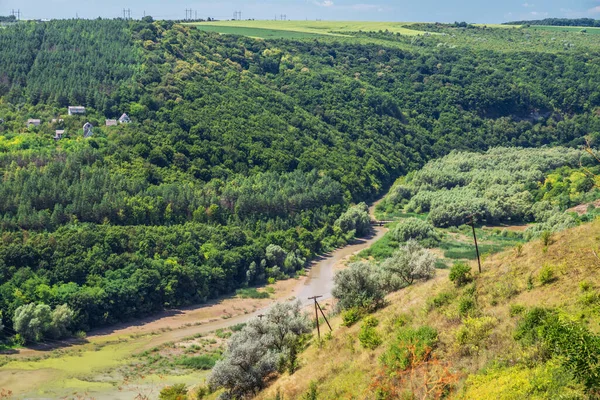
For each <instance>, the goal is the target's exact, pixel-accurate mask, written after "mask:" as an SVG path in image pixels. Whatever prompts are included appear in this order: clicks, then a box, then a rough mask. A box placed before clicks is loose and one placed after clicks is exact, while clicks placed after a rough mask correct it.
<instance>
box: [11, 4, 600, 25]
mask: <svg viewBox="0 0 600 400" xmlns="http://www.w3.org/2000/svg"><path fill="white" fill-rule="evenodd" d="M124 8H126V9H130V10H131V16H132V18H141V17H142V16H144V15H152V16H154V17H155V18H158V19H183V18H184V17H185V15H186V14H185V10H186V9H191V10H193V14H194V15H196V13H197V15H198V17H199V18H200V17H202V18H206V17H212V18H217V19H230V18H231V17H232V16H233V13H234V11H241V12H242V18H243V19H248V18H255V19H274V18H275V16H277V17H278V18H279V16H280V15H282V14H285V15H287V18H288V19H295V20H305V19H310V20H315V19H322V20H362V21H401V22H410V21H427V22H454V21H467V22H472V23H476V22H479V23H488V24H489V23H500V22H506V21H514V20H524V19H543V18H549V17H557V18H559V17H566V18H581V17H590V18H598V19H600V0H373V1H370V0H225V1H219V0H212V1H207V0H171V1H160V0H144V1H142V0H103V1H96V0H91V1H89V0H80V1H76V0H0V15H10V13H11V12H12V10H13V9H14V10H15V11H16V10H20V12H21V17H22V18H25V19H43V18H48V19H50V18H74V17H76V16H78V17H80V18H96V17H103V18H114V17H119V16H122V15H123V9H124Z"/></svg>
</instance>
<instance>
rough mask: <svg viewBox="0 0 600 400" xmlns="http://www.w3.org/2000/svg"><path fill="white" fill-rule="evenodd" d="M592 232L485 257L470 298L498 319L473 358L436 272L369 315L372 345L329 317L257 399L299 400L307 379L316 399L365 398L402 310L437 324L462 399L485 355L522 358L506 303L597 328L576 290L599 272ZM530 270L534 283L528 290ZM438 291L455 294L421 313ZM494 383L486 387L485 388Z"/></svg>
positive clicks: (595, 231) (597, 230) (597, 231)
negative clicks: (316, 340) (552, 277)
mask: <svg viewBox="0 0 600 400" xmlns="http://www.w3.org/2000/svg"><path fill="white" fill-rule="evenodd" d="M599 238H600V221H599V220H597V221H595V222H592V223H589V224H586V225H582V226H580V227H577V228H574V229H572V230H568V231H565V232H562V233H560V234H556V235H555V237H554V242H553V243H552V244H551V245H549V247H548V248H547V249H546V250H544V246H543V244H542V243H541V242H539V241H536V242H531V243H528V244H526V245H525V246H524V247H523V250H522V254H521V255H518V254H517V252H516V251H514V250H509V251H506V252H504V253H500V254H497V255H495V256H492V257H490V258H488V259H487V260H486V262H485V263H484V267H483V268H484V272H483V274H482V275H481V276H479V277H477V280H476V287H477V302H478V307H479V310H480V315H488V316H492V317H494V318H495V319H497V321H498V323H497V324H496V326H495V328H494V329H493V332H492V334H491V336H490V337H489V339H488V340H487V345H486V346H485V347H484V348H482V349H481V350H480V352H479V354H478V355H477V356H473V355H470V356H467V355H463V353H462V352H461V351H460V348H459V346H458V344H457V343H456V340H455V335H456V331H457V329H458V328H459V327H460V326H461V324H462V322H461V317H460V316H459V313H458V308H457V307H458V301H459V299H460V297H461V295H462V292H464V289H456V288H454V286H453V285H452V284H451V283H450V282H449V280H448V278H447V276H448V271H438V275H437V276H436V278H435V279H433V280H431V281H429V282H425V283H420V284H416V285H414V286H412V287H409V288H407V289H404V290H402V291H400V292H398V293H394V294H392V295H390V296H389V300H390V305H389V306H387V307H386V308H384V309H382V310H380V311H379V312H377V313H376V314H375V316H376V317H377V318H378V319H379V320H380V324H379V327H378V328H377V330H378V331H379V332H380V333H381V334H382V337H383V339H384V342H383V344H382V345H381V346H379V347H378V348H377V349H376V350H375V351H370V350H365V349H363V348H361V347H360V343H359V341H358V332H359V330H360V323H359V324H356V325H355V326H353V327H351V328H346V327H342V326H341V325H340V323H341V319H340V318H339V317H336V318H334V319H333V326H334V334H333V339H331V340H330V341H327V342H325V344H324V346H323V348H322V349H319V348H318V347H317V346H316V345H314V344H313V345H311V346H310V347H309V348H308V349H307V350H306V351H305V352H304V353H303V354H302V360H301V365H302V368H301V369H300V370H299V371H298V372H296V373H295V374H294V375H293V376H287V375H285V376H283V377H281V378H279V379H278V380H277V381H275V382H274V383H273V384H272V385H271V386H270V388H269V389H268V390H266V391H265V392H264V393H262V394H261V396H260V398H262V399H270V398H273V397H274V396H275V393H276V391H277V390H280V391H281V393H282V394H283V395H284V398H286V399H295V398H299V397H300V396H302V395H303V394H304V393H306V392H307V391H308V388H309V384H310V382H311V381H316V382H317V383H318V392H319V398H320V399H332V398H372V392H371V391H370V390H369V385H370V383H371V380H372V378H373V377H374V375H375V374H376V371H377V370H378V368H379V361H378V360H379V356H380V355H381V354H382V353H383V352H384V351H385V349H386V348H387V347H388V346H389V343H390V342H391V340H392V338H393V336H394V335H393V333H392V332H393V329H394V328H393V321H394V320H395V319H397V317H398V316H399V315H401V314H403V315H408V316H409V318H410V321H411V322H410V323H409V325H412V326H414V327H419V326H422V325H425V324H427V325H430V326H432V327H434V328H436V329H437V330H438V332H439V334H440V341H441V343H440V345H439V347H438V350H437V353H436V354H437V356H438V357H439V358H440V359H442V360H444V361H447V362H450V363H451V366H452V369H453V370H455V371H462V379H461V382H460V383H459V385H458V388H457V390H456V391H455V394H454V396H453V397H455V398H462V397H463V392H462V391H463V390H464V389H465V388H464V381H465V378H466V376H467V375H468V374H473V373H475V372H477V371H479V370H481V369H482V368H483V367H485V366H486V365H489V364H490V363H491V362H492V361H506V362H507V363H508V364H509V365H511V363H512V362H513V360H519V359H522V356H523V349H521V347H520V345H518V344H517V343H516V342H515V341H514V339H513V331H514V328H515V326H516V322H517V319H516V318H514V317H511V316H510V314H509V310H510V306H511V305H523V306H525V307H532V306H548V307H560V308H561V309H563V310H564V311H566V312H567V313H568V314H570V315H572V316H573V317H575V318H578V319H581V320H582V321H585V322H586V323H587V324H588V326H589V327H590V328H591V329H592V330H593V331H595V332H599V331H600V325H599V322H600V315H599V314H598V312H597V310H596V308H597V307H598V306H597V304H596V305H582V303H581V299H582V297H583V296H584V295H583V293H582V291H581V289H580V288H579V283H580V282H582V281H587V282H589V283H591V285H592V288H593V289H591V290H592V291H597V290H598V289H599V288H600V277H598V275H597V274H596V270H597V269H598V268H599V267H600V260H598V258H596V257H595V255H594V253H593V252H592V250H595V251H596V253H597V252H598V251H597V249H598V242H599ZM544 265H550V266H552V268H553V269H554V271H555V273H556V275H557V278H558V279H557V280H556V281H555V282H553V283H551V284H548V285H541V283H540V281H539V279H538V278H537V276H538V274H539V272H540V270H541V268H542V267H543V266H544ZM473 266H474V264H473ZM530 276H532V277H533V284H534V287H533V288H532V289H531V290H528V289H527V286H528V283H527V282H528V279H529V277H530ZM441 292H447V293H450V294H452V297H454V300H451V302H450V303H449V304H448V305H446V306H443V307H441V308H438V309H434V310H430V311H428V307H427V304H428V301H429V300H430V299H432V298H433V297H435V296H437V295H438V294H439V293H441ZM588 293H589V292H588ZM496 386H497V385H488V386H487V387H486V390H488V389H489V390H493V389H494V388H495V387H496Z"/></svg>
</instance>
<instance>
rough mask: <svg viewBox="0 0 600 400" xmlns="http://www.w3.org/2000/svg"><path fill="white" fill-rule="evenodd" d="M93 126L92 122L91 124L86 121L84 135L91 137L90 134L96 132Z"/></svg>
mask: <svg viewBox="0 0 600 400" xmlns="http://www.w3.org/2000/svg"><path fill="white" fill-rule="evenodd" d="M93 128H94V126H93V125H92V124H90V123H89V122H86V123H85V125H84V126H83V137H84V138H89V137H90V136H92V134H93V133H94V132H92V129H93Z"/></svg>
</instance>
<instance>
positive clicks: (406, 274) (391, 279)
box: [381, 240, 436, 292]
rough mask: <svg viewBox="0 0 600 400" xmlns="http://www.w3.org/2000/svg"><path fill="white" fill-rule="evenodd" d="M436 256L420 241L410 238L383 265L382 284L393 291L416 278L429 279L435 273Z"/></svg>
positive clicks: (409, 283) (386, 289)
mask: <svg viewBox="0 0 600 400" xmlns="http://www.w3.org/2000/svg"><path fill="white" fill-rule="evenodd" d="M435 263H436V257H435V256H434V255H433V254H432V253H431V252H429V251H428V250H426V249H425V248H423V247H422V246H421V245H420V244H419V243H418V242H416V241H414V240H409V241H408V242H407V243H406V244H405V245H404V246H401V247H400V249H399V250H398V251H396V252H395V253H394V254H393V255H392V257H390V258H388V259H386V260H385V261H384V262H383V264H382V265H381V284H382V286H383V288H384V290H385V291H387V292H392V291H395V290H399V289H401V288H403V287H405V286H407V285H412V284H413V283H414V281H415V280H419V279H421V280H427V279H430V278H431V277H433V276H434V275H435Z"/></svg>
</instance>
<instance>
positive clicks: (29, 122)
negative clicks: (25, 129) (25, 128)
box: [27, 119, 42, 125]
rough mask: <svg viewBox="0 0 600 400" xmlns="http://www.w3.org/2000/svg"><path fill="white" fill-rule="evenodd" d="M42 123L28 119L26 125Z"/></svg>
mask: <svg viewBox="0 0 600 400" xmlns="http://www.w3.org/2000/svg"><path fill="white" fill-rule="evenodd" d="M41 122H42V121H41V120H39V119H28V120H27V125H39V124H40V123H41Z"/></svg>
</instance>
